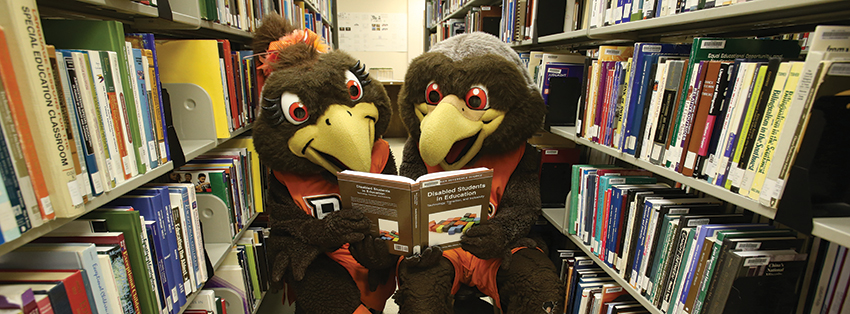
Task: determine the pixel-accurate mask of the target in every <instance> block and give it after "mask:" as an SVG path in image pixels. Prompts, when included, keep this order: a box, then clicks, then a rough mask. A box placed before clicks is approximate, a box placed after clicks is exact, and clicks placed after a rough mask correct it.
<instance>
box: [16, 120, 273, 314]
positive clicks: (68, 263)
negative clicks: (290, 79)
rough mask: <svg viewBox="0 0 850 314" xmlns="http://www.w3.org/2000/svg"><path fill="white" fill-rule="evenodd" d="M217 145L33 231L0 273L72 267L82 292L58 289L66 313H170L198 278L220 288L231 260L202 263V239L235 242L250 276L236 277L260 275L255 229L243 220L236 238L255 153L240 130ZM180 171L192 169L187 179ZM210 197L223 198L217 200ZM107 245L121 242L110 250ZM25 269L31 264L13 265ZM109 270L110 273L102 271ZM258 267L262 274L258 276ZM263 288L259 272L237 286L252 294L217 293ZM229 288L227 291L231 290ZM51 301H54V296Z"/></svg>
mask: <svg viewBox="0 0 850 314" xmlns="http://www.w3.org/2000/svg"><path fill="white" fill-rule="evenodd" d="M224 146H225V148H219V149H216V150H213V151H210V152H209V153H207V154H205V155H202V156H200V157H198V158H197V159H195V160H193V161H191V163H190V164H187V165H186V166H185V168H188V169H183V168H181V169H179V170H176V171H174V172H172V173H169V174H168V175H166V176H163V177H162V178H161V180H163V181H169V182H163V183H148V184H146V185H144V186H143V187H142V188H139V189H136V190H133V191H131V192H129V193H127V194H126V195H124V196H122V197H119V198H117V199H115V200H113V201H112V202H110V203H109V204H107V205H106V206H103V207H101V208H98V209H96V210H94V211H92V212H90V213H88V214H86V215H84V216H83V217H82V218H81V219H77V220H74V221H72V222H69V223H67V224H65V225H63V226H62V227H60V228H59V229H57V230H55V231H53V232H51V233H49V234H47V235H45V236H42V237H40V238H38V239H36V240H35V241H34V242H36V243H30V244H27V245H24V246H22V247H21V248H19V249H17V250H15V251H12V252H10V253H7V254H4V255H3V256H0V269H10V270H16V271H10V272H11V273H15V274H14V275H9V276H14V277H10V278H14V280H12V279H0V282H6V281H30V280H41V279H39V278H42V277H40V276H42V275H40V273H41V272H43V270H44V269H75V270H81V271H82V272H81V273H80V276H82V277H83V278H82V279H83V280H82V282H81V284H83V286H84V288H85V289H82V290H80V289H77V288H74V289H76V290H75V291H76V292H75V293H77V294H76V298H77V299H80V300H82V299H85V300H86V302H82V301H80V300H76V301H75V300H74V299H73V297H74V296H70V295H69V296H66V297H65V298H66V300H67V298H68V297H71V298H72V300H71V302H72V304H78V305H79V306H76V307H73V311H72V312H67V313H74V314H76V313H124V314H129V313H159V314H162V313H178V312H179V311H180V309H181V308H185V307H186V306H187V300H188V299H187V298H188V297H190V296H192V294H193V293H197V292H198V291H199V290H200V289H201V288H202V287H204V286H205V285H206V287H208V288H213V287H215V288H216V289H219V288H220V289H225V290H226V289H228V288H231V287H232V286H231V285H228V284H225V282H230V280H232V279H231V278H230V277H227V276H225V274H226V273H227V271H228V270H230V271H232V270H233V269H228V268H226V267H220V268H219V269H216V270H213V269H211V268H210V267H211V265H210V264H211V263H210V262H208V261H207V260H206V256H210V254H209V253H207V252H206V247H207V245H208V244H209V243H225V244H227V245H229V244H230V243H237V245H236V248H237V250H239V251H242V252H244V253H240V255H239V256H237V257H238V258H237V259H236V260H237V261H238V262H239V263H238V265H241V266H240V267H242V268H244V271H245V272H247V273H246V276H248V277H247V278H249V280H246V281H245V282H249V283H251V282H252V281H251V280H253V281H257V280H259V279H258V278H267V271H266V265H265V254H264V251H262V250H263V249H264V248H263V246H262V245H263V243H265V240H264V239H265V237H264V235H263V232H262V230H261V229H259V228H252V229H250V230H246V231H245V233H244V234H243V235H242V237H240V238H239V239H235V238H236V236H237V235H238V234H239V232H240V231H242V230H243V229H245V228H248V221H249V220H250V217H253V216H254V215H255V214H256V206H255V204H260V203H262V202H261V200H255V197H262V195H261V193H259V189H257V188H255V186H257V185H259V184H261V183H259V182H260V181H259V178H256V177H255V174H256V173H257V172H259V169H260V167H259V161H258V160H257V159H256V157H255V155H254V151H253V145H252V144H251V139H250V138H249V137H241V138H236V139H233V140H231V141H228V142H227V143H225V145H224ZM188 175H194V176H193V177H192V178H193V179H195V180H192V179H189V176H188ZM178 176H179V179H176V178H178ZM207 178H209V180H207ZM255 179H256V180H255ZM255 193H259V194H255ZM210 197H212V199H211V198H210ZM219 203H220V204H224V208H222V207H220V206H218V205H216V204H219ZM200 209H203V210H204V212H205V213H204V215H201V214H200ZM202 226H204V227H202ZM202 228H207V230H208V231H206V232H205V231H204V230H202ZM228 229H229V230H228ZM209 230H213V231H214V232H210V231H209ZM224 230H228V232H224ZM222 235H225V236H224V237H222ZM45 243H62V244H45ZM65 243H77V244H65ZM80 243H82V244H80ZM93 244H94V245H93ZM115 245H118V246H119V247H120V249H118V250H117V253H116V250H115V249H114V247H113V246H115ZM101 246H103V247H101ZM96 251H97V252H96ZM99 251H103V252H102V253H101V252H99ZM59 254H65V255H59ZM86 254H88V255H86ZM96 254H104V255H108V254H112V255H117V256H118V258H119V259H120V260H118V259H115V257H114V256H113V261H111V262H108V261H106V260H105V259H104V258H103V257H101V259H104V260H103V261H102V262H101V264H97V262H98V260H97V257H92V256H95V255H96ZM34 261H37V262H34ZM227 261H228V260H227V259H225V262H224V263H223V265H227V264H228V262H227ZM251 265H254V266H251ZM119 266H120V267H119ZM101 268H103V270H101ZM118 268H120V269H118ZM242 268H239V269H238V270H239V272H242V271H243V270H242ZM24 269H26V270H33V271H27V272H22V271H21V270H24ZM35 270H38V271H35ZM106 270H109V271H110V272H109V273H106ZM113 271H114V272H116V274H115V275H113V276H107V275H106V274H112V272H113ZM261 272H262V274H264V275H263V276H259V274H260V273H261ZM18 273H20V274H18ZM66 275H67V274H66ZM240 276H241V275H240ZM63 278H64V277H63ZM240 278H241V277H240ZM50 280H54V281H55V279H50ZM50 280H47V279H43V280H41V281H50ZM112 280H114V281H115V282H111V281H112ZM66 285H67V283H66ZM74 287H76V286H74ZM237 287H241V286H237ZM266 289H268V283H267V280H266V281H264V282H262V283H260V282H255V284H253V285H252V286H251V287H250V288H249V289H246V290H244V291H250V292H251V293H252V294H253V293H254V291H258V293H256V294H253V297H252V298H245V292H244V291H242V293H241V295H242V297H241V298H240V299H234V300H233V301H230V300H229V299H228V298H229V297H232V296H229V297H225V299H226V300H228V301H229V302H228V303H234V304H242V303H243V301H244V302H245V303H246V304H248V302H250V303H251V304H253V303H254V300H258V299H259V298H258V297H259V296H261V292H262V291H265V290H266ZM33 290H34V291H35V292H36V293H39V291H45V293H48V292H50V291H51V289H43V288H39V289H36V288H33ZM238 292H239V291H237V293H235V294H234V295H236V296H239V295H240V294H239V293H238ZM68 293H70V291H69V292H68ZM243 299H244V300H243ZM237 301H238V303H235V302H237ZM57 302H59V301H57ZM53 308H54V309H55V308H57V305H56V303H54V305H53ZM60 308H63V309H64V308H65V307H62V306H60ZM67 308H68V309H72V307H67ZM244 308H248V309H250V308H249V307H247V306H246V307H244ZM54 311H55V310H54ZM63 313H64V312H63ZM233 313H250V310H248V311H247V312H244V311H235V312H233Z"/></svg>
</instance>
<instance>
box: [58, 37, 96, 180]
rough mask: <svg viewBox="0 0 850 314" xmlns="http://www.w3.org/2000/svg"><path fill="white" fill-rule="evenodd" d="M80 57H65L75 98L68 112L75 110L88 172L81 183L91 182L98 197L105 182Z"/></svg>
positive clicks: (86, 82) (75, 54) (72, 54)
mask: <svg viewBox="0 0 850 314" xmlns="http://www.w3.org/2000/svg"><path fill="white" fill-rule="evenodd" d="M63 55H65V53H63ZM80 55H81V54H80V53H78V52H70V53H69V56H66V57H65V67H66V68H67V69H68V79H69V80H70V88H71V92H72V94H71V95H72V96H73V98H74V102H73V107H72V108H69V109H68V110H69V112H70V111H71V109H73V112H74V116H75V117H76V122H77V130H78V131H79V134H80V137H79V141H80V147H81V148H82V150H80V151H79V153H80V154H82V155H83V160H84V161H85V164H86V170H87V173H85V174H84V176H86V177H88V179H87V180H84V181H80V182H89V187H88V189H89V190H91V194H92V195H93V196H98V195H100V194H101V193H103V185H102V182H103V181H102V180H101V174H100V172H99V171H100V170H99V168H98V164H97V159H96V157H95V148H94V143H93V141H94V139H93V138H92V132H91V126H90V125H89V115H88V112H87V111H86V110H85V103H84V97H86V96H88V95H90V93H88V92H87V91H88V87H89V85H88V78H87V77H88V74H87V73H86V69H85V64H81V63H78V62H81V59H80ZM69 105H70V104H69Z"/></svg>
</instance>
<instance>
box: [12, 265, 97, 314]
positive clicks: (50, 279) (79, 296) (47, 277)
mask: <svg viewBox="0 0 850 314" xmlns="http://www.w3.org/2000/svg"><path fill="white" fill-rule="evenodd" d="M0 282H2V283H55V282H61V283H62V284H63V285H64V286H65V293H67V294H68V301H69V303H70V304H71V312H72V313H74V314H91V312H92V311H91V305H90V304H89V297H88V295H87V294H86V291H88V289H87V288H86V285H85V283H84V282H83V273H82V271H80V270H78V269H75V270H0Z"/></svg>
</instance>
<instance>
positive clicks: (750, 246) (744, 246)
mask: <svg viewBox="0 0 850 314" xmlns="http://www.w3.org/2000/svg"><path fill="white" fill-rule="evenodd" d="M760 247H761V242H738V244H737V245H735V250H738V251H755V250H758V249H759V248H760Z"/></svg>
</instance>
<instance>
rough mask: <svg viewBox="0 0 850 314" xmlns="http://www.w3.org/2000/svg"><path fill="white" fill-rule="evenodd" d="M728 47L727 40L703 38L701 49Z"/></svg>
mask: <svg viewBox="0 0 850 314" xmlns="http://www.w3.org/2000/svg"><path fill="white" fill-rule="evenodd" d="M723 48H726V41H725V40H703V41H702V43H700V49H723Z"/></svg>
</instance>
